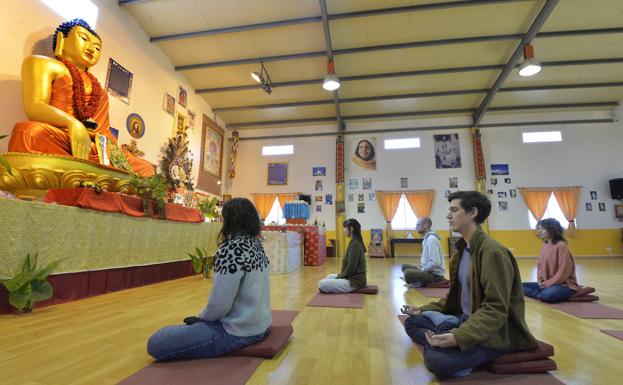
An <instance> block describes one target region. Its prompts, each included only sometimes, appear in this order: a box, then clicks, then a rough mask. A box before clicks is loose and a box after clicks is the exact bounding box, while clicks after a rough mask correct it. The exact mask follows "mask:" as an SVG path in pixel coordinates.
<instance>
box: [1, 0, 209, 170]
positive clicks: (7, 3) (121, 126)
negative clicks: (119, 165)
mask: <svg viewBox="0 0 623 385" xmlns="http://www.w3.org/2000/svg"><path fill="white" fill-rule="evenodd" d="M92 1H93V2H94V3H95V4H96V5H97V6H98V7H99V15H98V21H97V25H96V27H95V30H96V31H97V32H98V34H99V35H100V36H101V37H102V41H103V50H102V56H101V58H100V61H99V63H98V64H97V65H96V66H94V68H93V69H92V73H93V74H94V75H95V77H97V79H98V80H99V81H100V83H101V84H102V86H104V85H105V83H106V72H107V68H108V60H109V58H110V57H112V58H113V59H114V60H115V61H117V62H118V63H119V64H121V65H122V66H123V67H125V68H126V69H128V70H129V71H130V72H132V73H133V74H134V79H133V82H132V93H131V98H130V105H127V104H125V103H123V102H122V101H120V100H119V99H117V98H115V97H114V96H112V95H109V99H110V123H111V126H112V127H114V128H116V129H118V130H119V143H120V144H123V143H129V142H130V140H131V139H132V138H131V136H130V135H129V134H128V132H127V130H126V128H125V121H126V118H127V116H128V114H130V113H132V112H135V113H138V114H139V115H141V117H142V118H143V120H144V121H145V126H146V132H145V135H144V136H143V137H142V138H141V139H138V140H137V142H138V147H139V148H140V149H141V150H143V151H144V152H145V159H147V160H148V161H150V162H152V163H155V164H158V161H159V157H160V147H161V146H162V145H163V144H164V143H165V141H166V139H167V138H168V137H169V136H171V133H172V131H173V117H172V116H170V115H169V114H167V113H166V112H165V111H163V110H162V100H163V97H164V93H165V92H168V93H169V94H171V95H174V96H175V98H176V101H177V90H178V86H180V85H181V86H182V87H184V88H185V89H186V90H187V91H188V104H187V108H188V109H190V110H192V111H194V112H195V113H196V115H197V118H196V123H195V129H194V130H193V131H192V132H191V133H190V134H189V140H190V143H191V150H192V152H193V157H194V168H193V175H194V178H195V181H196V180H197V173H198V169H199V157H200V147H201V143H200V142H201V121H202V114H203V113H205V114H207V115H208V116H210V117H212V112H211V109H210V107H209V106H208V105H207V103H206V102H205V101H204V100H203V99H202V98H201V97H200V96H198V95H196V94H195V92H194V90H193V88H192V87H191V86H190V84H189V83H188V82H187V81H186V80H185V79H184V78H183V77H182V75H180V74H178V73H176V72H175V71H174V69H173V65H172V64H171V63H170V62H169V60H168V59H167V58H166V56H165V55H164V54H163V53H162V51H160V49H159V48H158V47H157V46H156V45H154V44H151V43H150V42H149V37H148V36H147V34H146V33H145V32H144V31H143V30H142V29H141V28H140V27H139V25H138V24H137V23H136V21H135V20H134V19H133V18H132V17H131V16H130V14H129V13H128V12H127V11H126V10H125V9H123V7H119V6H118V5H117V4H118V2H117V1H116V0H92ZM0 10H1V11H0V25H1V26H2V27H1V28H2V30H3V32H4V33H3V36H5V40H4V41H3V44H2V48H0V49H1V52H2V55H1V56H2V61H0V90H2V92H0V123H1V124H0V134H8V133H10V132H11V130H12V127H13V125H14V124H15V123H16V122H18V121H21V120H25V119H26V117H25V115H24V113H23V108H22V103H21V98H22V90H21V87H22V86H21V76H20V72H21V63H22V61H23V60H24V58H25V57H26V56H29V55H31V54H33V53H37V54H42V53H44V54H46V55H48V56H50V55H52V50H51V48H49V45H48V43H49V42H50V40H46V41H44V42H41V40H42V39H47V38H48V37H49V36H51V35H52V34H53V32H54V30H55V29H56V27H57V26H58V25H59V24H60V23H62V22H64V21H65V20H64V19H62V18H61V17H60V16H59V15H57V14H56V13H55V12H54V11H52V10H51V9H49V8H48V7H47V6H46V5H45V4H43V3H42V2H40V1H38V0H20V1H12V0H0ZM38 42H39V43H38ZM176 108H177V109H183V108H182V107H181V106H180V105H179V104H176ZM7 143H8V140H7V139H5V140H3V141H2V142H0V151H6V148H7Z"/></svg>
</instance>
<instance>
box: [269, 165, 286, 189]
mask: <svg viewBox="0 0 623 385" xmlns="http://www.w3.org/2000/svg"><path fill="white" fill-rule="evenodd" d="M267 179H268V185H269V186H285V185H287V184H288V163H286V162H279V163H268V178H267Z"/></svg>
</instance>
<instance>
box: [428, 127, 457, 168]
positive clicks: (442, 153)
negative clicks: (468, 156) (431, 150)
mask: <svg viewBox="0 0 623 385" xmlns="http://www.w3.org/2000/svg"><path fill="white" fill-rule="evenodd" d="M433 139H434V141H435V167H436V168H461V148H460V146H459V134H443V135H433Z"/></svg>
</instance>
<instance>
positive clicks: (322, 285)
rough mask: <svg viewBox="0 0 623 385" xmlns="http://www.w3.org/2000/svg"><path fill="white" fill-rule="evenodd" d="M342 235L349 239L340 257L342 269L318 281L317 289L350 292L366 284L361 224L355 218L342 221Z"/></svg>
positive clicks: (364, 250)
mask: <svg viewBox="0 0 623 385" xmlns="http://www.w3.org/2000/svg"><path fill="white" fill-rule="evenodd" d="M343 225H344V235H346V236H347V237H350V238H351V240H350V242H349V243H348V247H347V248H346V255H344V258H342V271H340V273H339V274H329V275H328V276H327V277H326V278H325V279H322V280H320V282H318V290H320V291H321V292H323V293H327V294H328V293H350V292H352V291H355V290H357V289H361V288H362V287H364V286H366V256H365V252H366V247H365V246H364V245H363V240H362V238H361V225H360V224H359V222H358V221H357V220H356V219H352V218H351V219H347V220H345V221H344V223H343Z"/></svg>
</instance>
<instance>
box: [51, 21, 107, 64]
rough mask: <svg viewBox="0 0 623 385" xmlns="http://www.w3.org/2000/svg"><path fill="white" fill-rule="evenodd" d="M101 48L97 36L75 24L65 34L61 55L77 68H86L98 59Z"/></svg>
mask: <svg viewBox="0 0 623 385" xmlns="http://www.w3.org/2000/svg"><path fill="white" fill-rule="evenodd" d="M101 50H102V42H101V40H100V39H99V38H98V37H97V36H94V35H93V34H92V33H90V32H89V31H87V30H86V29H85V28H83V27H81V26H76V27H74V28H72V29H71V31H69V33H68V34H67V37H66V38H65V41H64V45H63V52H62V54H61V56H62V57H63V59H66V60H68V61H69V62H70V63H72V64H74V65H75V66H77V67H78V68H81V69H87V68H89V67H92V66H94V65H95V64H96V63H97V62H98V61H99V58H100V53H101Z"/></svg>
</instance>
